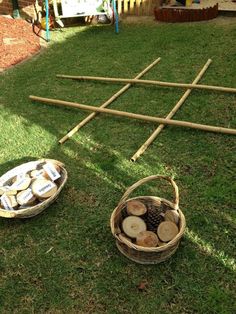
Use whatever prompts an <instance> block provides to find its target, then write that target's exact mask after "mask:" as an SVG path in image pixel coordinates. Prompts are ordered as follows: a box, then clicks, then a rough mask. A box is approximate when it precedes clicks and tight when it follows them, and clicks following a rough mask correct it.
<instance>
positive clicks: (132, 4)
mask: <svg viewBox="0 0 236 314" xmlns="http://www.w3.org/2000/svg"><path fill="white" fill-rule="evenodd" d="M159 5H160V0H116V6H117V12H118V14H119V15H140V16H141V15H143V16H147V15H154V8H155V7H159Z"/></svg>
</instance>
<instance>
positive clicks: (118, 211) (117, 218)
mask: <svg viewBox="0 0 236 314" xmlns="http://www.w3.org/2000/svg"><path fill="white" fill-rule="evenodd" d="M159 179H164V180H166V181H168V182H169V183H170V184H171V185H172V187H173V188H174V194H175V200H174V202H170V201H168V200H166V199H164V198H161V197H157V196H140V197H134V198H128V197H129V195H130V194H131V193H132V192H133V191H134V190H135V189H136V188H138V187H139V186H140V185H142V184H144V183H147V182H149V181H152V180H159ZM131 200H138V201H141V202H142V203H144V204H145V205H146V206H147V207H150V205H151V206H153V207H156V208H157V210H160V204H161V208H162V209H161V210H162V212H163V213H164V212H165V211H166V210H168V209H170V210H177V212H178V214H179V233H178V234H177V235H176V237H175V238H174V239H172V240H171V241H169V242H167V243H165V244H164V245H162V246H157V247H142V246H138V245H136V244H135V243H133V242H131V241H130V240H129V239H127V238H126V237H124V236H122V230H121V222H122V220H123V217H122V211H124V209H125V207H126V203H127V202H128V201H131ZM185 226H186V222H185V217H184V214H183V213H182V211H181V210H180V208H179V191H178V187H177V185H176V183H175V182H174V180H173V179H172V178H170V177H167V176H159V175H153V176H149V177H146V178H143V179H141V180H139V181H138V182H136V183H135V184H133V185H132V186H131V187H129V188H128V189H127V191H126V192H125V193H124V195H123V196H122V198H121V200H120V202H119V204H118V206H117V207H116V208H115V209H114V211H113V213H112V215H111V218H110V227H111V232H112V234H113V236H114V237H115V239H116V245H117V248H118V249H119V251H120V252H121V253H122V254H124V255H125V256H126V257H128V258H129V259H131V260H132V261H135V262H137V263H140V264H157V263H160V262H163V261H165V260H166V259H168V258H170V257H171V256H172V255H173V254H174V253H175V251H176V250H177V248H178V246H179V242H180V239H181V237H182V236H183V234H184V230H185Z"/></svg>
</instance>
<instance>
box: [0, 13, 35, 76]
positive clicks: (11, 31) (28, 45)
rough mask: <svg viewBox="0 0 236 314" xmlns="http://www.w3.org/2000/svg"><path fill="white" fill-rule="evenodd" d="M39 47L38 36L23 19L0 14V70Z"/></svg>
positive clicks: (28, 55)
mask: <svg viewBox="0 0 236 314" xmlns="http://www.w3.org/2000/svg"><path fill="white" fill-rule="evenodd" d="M39 49H40V38H39V37H38V36H37V35H35V34H34V33H33V30H32V25H31V24H30V23H28V22H26V21H25V20H23V19H13V18H9V17H5V16H0V56H1V58H0V71H3V70H5V69H7V68H9V67H10V66H13V65H15V64H17V63H19V62H21V61H22V60H24V59H26V58H29V57H30V56H32V55H33V54H35V53H36V52H38V51H39Z"/></svg>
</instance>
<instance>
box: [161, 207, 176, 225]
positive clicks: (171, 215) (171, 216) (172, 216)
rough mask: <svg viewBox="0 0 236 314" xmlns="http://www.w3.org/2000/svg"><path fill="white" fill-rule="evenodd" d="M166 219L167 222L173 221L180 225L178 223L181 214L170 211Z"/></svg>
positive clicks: (167, 212) (166, 214)
mask: <svg viewBox="0 0 236 314" xmlns="http://www.w3.org/2000/svg"><path fill="white" fill-rule="evenodd" d="M164 219H165V221H172V222H174V223H175V224H176V225H178V223H179V213H178V212H177V210H174V209H173V210H171V209H168V210H167V211H166V213H165V216H164Z"/></svg>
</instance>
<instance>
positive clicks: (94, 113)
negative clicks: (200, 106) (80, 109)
mask: <svg viewBox="0 0 236 314" xmlns="http://www.w3.org/2000/svg"><path fill="white" fill-rule="evenodd" d="M160 60H161V58H157V59H156V60H155V61H154V62H152V63H151V64H150V65H149V66H148V67H146V68H145V69H144V70H143V71H142V72H140V73H139V74H138V75H137V76H136V77H135V79H139V78H140V77H142V76H143V75H144V74H145V73H147V72H148V71H149V70H150V69H151V68H152V67H154V65H156V64H157V63H158V62H159V61H160ZM130 86H132V85H131V84H130V83H129V84H126V85H125V86H124V87H122V88H121V89H120V90H119V91H118V92H117V93H115V94H114V95H113V96H112V97H110V98H109V99H108V100H107V101H106V102H104V103H103V104H102V105H101V106H100V108H105V107H107V106H108V105H110V104H111V103H112V102H113V101H114V100H116V99H117V98H118V97H119V96H120V95H122V94H123V93H124V92H125V91H127V90H128V89H129V88H130ZM97 114H98V113H97V112H93V113H91V114H90V115H88V116H87V117H86V118H85V119H84V120H82V121H81V122H80V123H79V124H77V125H76V126H75V127H74V128H73V129H71V130H70V131H69V132H68V133H67V134H66V135H65V136H63V137H62V138H61V139H60V140H59V143H60V144H63V143H64V142H65V141H66V140H68V139H69V138H70V137H71V136H72V135H74V134H75V133H76V132H78V131H79V129H81V128H82V127H83V126H84V125H85V124H87V123H88V122H89V121H90V120H92V119H93V118H94V117H95V116H96V115H97Z"/></svg>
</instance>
